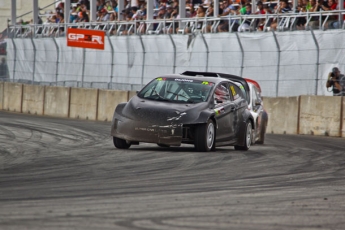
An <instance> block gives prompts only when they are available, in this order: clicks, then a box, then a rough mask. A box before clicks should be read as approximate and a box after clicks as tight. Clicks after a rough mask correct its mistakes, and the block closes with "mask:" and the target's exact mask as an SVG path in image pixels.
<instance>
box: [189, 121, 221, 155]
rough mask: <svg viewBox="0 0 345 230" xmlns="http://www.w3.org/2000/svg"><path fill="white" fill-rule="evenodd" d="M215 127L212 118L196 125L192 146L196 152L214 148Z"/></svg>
mask: <svg viewBox="0 0 345 230" xmlns="http://www.w3.org/2000/svg"><path fill="white" fill-rule="evenodd" d="M215 139H216V128H215V125H214V122H213V121H212V120H208V121H207V123H206V124H201V125H198V126H197V127H196V129H195V134H194V146H195V148H196V150H197V151H198V152H209V151H213V150H215V148H216V143H215Z"/></svg>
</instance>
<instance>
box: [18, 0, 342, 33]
mask: <svg viewBox="0 0 345 230" xmlns="http://www.w3.org/2000/svg"><path fill="white" fill-rule="evenodd" d="M118 1H120V0H97V1H96V15H97V19H96V21H97V22H115V21H127V22H131V21H134V22H135V23H137V25H136V26H137V28H139V30H141V31H139V32H141V33H143V32H145V30H146V24H145V23H140V22H142V21H143V20H146V16H147V2H146V0H121V1H124V6H125V7H124V9H123V10H122V11H121V12H119V9H118ZM71 5H72V7H71V11H70V17H69V18H68V19H66V18H65V17H64V7H65V6H64V3H63V2H58V3H57V4H56V7H55V10H54V12H53V11H48V12H46V14H45V16H46V20H45V21H42V20H41V19H40V20H41V21H40V23H49V24H50V23H82V22H89V21H90V17H89V15H90V1H89V0H78V1H75V0H72V1H71ZM153 7H154V15H153V18H154V19H156V20H167V21H170V22H167V23H165V24H164V28H161V32H164V33H177V32H178V31H181V30H180V28H178V26H179V24H178V23H177V22H175V23H173V22H171V21H172V20H175V19H179V18H180V14H179V1H178V0H154V2H153ZM214 8H215V6H214V2H213V0H186V12H185V15H186V18H195V19H197V20H198V22H197V23H190V24H188V23H187V25H186V26H185V28H183V31H182V32H184V33H190V32H193V31H195V30H203V32H211V30H212V32H227V31H229V29H231V30H232V31H246V30H251V31H252V30H257V31H261V30H264V28H265V27H266V28H270V29H271V30H276V29H277V28H278V26H279V25H282V24H284V23H285V24H286V25H289V24H290V23H291V22H288V21H284V20H285V19H278V17H269V18H266V17H261V18H259V19H256V20H255V21H252V20H249V19H243V20H242V19H238V18H237V19H231V20H229V19H226V18H223V19H221V20H220V21H219V23H218V24H217V25H216V27H215V26H214V24H212V23H211V22H203V19H205V18H212V17H214V16H216V17H223V16H228V15H248V16H249V15H266V14H269V15H283V14H286V13H292V12H294V13H296V12H298V13H301V15H302V16H298V17H297V20H296V24H295V25H296V29H305V27H306V23H307V18H306V15H303V13H306V12H319V11H334V10H339V5H338V0H298V4H297V7H296V8H295V9H293V5H292V3H291V2H289V1H288V0H281V1H279V2H271V1H267V0H262V1H260V0H259V1H256V7H255V8H256V9H255V10H253V11H252V9H253V7H252V1H251V0H220V1H219V6H218V9H219V10H218V12H219V14H218V15H214ZM344 8H345V4H344ZM320 19H321V20H325V16H323V17H322V18H321V17H319V16H314V17H312V19H311V20H310V22H309V24H308V25H309V26H312V27H313V28H318V26H319V25H320ZM344 19H345V16H344ZM20 23H21V24H25V22H23V21H21V22H20ZM26 23H32V21H31V22H26ZM229 23H230V24H231V25H229ZM173 28H174V29H175V31H173ZM335 28H340V24H339V20H338V16H337V15H336V14H334V15H332V16H330V17H329V18H327V23H325V29H335ZM154 29H157V24H156V25H154ZM52 32H56V29H55V31H52ZM127 33H128V31H127V30H124V31H122V34H127Z"/></svg>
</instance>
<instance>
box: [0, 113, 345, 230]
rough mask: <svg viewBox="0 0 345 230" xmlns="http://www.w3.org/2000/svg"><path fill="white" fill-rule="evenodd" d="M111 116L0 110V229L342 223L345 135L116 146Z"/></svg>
mask: <svg viewBox="0 0 345 230" xmlns="http://www.w3.org/2000/svg"><path fill="white" fill-rule="evenodd" d="M109 133H110V124H109V123H103V122H91V121H82V120H70V119H56V118H49V117H39V116H32V115H23V114H16V113H6V112H0V229H135V230H143V229H145V230H146V229H147V230H153V229H159V230H170V229H182V230H191V229H197V230H209V229H236V230H237V229H239V230H241V229H246V230H251V229H253V230H261V229H262V230H270V229H303V230H310V229H345V218H344V217H345V139H342V138H330V137H317V136H298V135H273V134H269V135H267V137H266V143H265V145H261V146H260V145H255V146H252V147H251V149H250V150H249V151H235V150H234V149H233V148H232V147H225V148H218V149H217V151H216V152H211V153H200V152H195V151H194V149H193V147H192V146H188V145H185V146H182V147H176V148H175V147H174V148H161V147H158V146H156V145H153V144H143V145H139V146H132V147H131V148H130V149H129V150H117V149H115V148H114V147H113V144H112V140H111V137H110V136H109Z"/></svg>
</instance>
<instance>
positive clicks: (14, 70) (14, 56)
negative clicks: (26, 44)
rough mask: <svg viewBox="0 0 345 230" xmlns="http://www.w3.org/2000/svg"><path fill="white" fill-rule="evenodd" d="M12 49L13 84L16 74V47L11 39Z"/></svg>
mask: <svg viewBox="0 0 345 230" xmlns="http://www.w3.org/2000/svg"><path fill="white" fill-rule="evenodd" d="M11 41H12V44H13V48H14V55H13V58H14V59H13V82H14V79H15V74H16V64H17V46H16V43H15V42H14V40H13V38H11Z"/></svg>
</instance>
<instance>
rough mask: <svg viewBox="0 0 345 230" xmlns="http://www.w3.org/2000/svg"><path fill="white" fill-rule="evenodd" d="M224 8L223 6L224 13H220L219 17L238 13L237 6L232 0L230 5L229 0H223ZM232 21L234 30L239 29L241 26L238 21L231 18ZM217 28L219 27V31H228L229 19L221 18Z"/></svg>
mask: <svg viewBox="0 0 345 230" xmlns="http://www.w3.org/2000/svg"><path fill="white" fill-rule="evenodd" d="M222 8H223V11H222V14H220V15H219V17H223V16H227V15H229V14H237V7H236V6H234V5H233V3H232V2H231V5H229V4H228V1H227V0H225V1H223V5H222ZM230 22H231V23H232V24H233V27H232V30H233V31H237V30H238V26H239V24H238V21H237V20H235V21H233V20H231V21H230ZM217 29H218V32H228V31H229V20H228V19H223V20H221V21H220V23H219V26H218V28H217Z"/></svg>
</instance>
